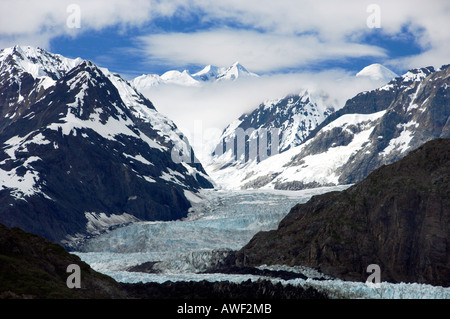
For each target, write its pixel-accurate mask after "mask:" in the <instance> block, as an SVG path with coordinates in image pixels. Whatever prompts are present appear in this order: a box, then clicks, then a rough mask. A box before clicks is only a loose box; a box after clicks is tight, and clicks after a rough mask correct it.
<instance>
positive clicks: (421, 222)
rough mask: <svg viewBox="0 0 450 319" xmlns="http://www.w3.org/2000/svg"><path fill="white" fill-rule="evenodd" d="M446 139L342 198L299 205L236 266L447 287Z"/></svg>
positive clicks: (449, 207) (449, 144)
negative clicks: (284, 267)
mask: <svg viewBox="0 0 450 319" xmlns="http://www.w3.org/2000/svg"><path fill="white" fill-rule="evenodd" d="M449 252H450V139H437V140H433V141H431V142H428V143H426V144H425V145H423V146H422V147H420V148H419V149H417V150H415V151H412V152H411V153H410V154H409V155H407V156H406V157H405V158H403V159H402V160H400V161H398V162H395V163H393V164H390V165H389V166H383V167H380V168H379V169H377V170H375V171H374V172H373V173H371V174H370V175H369V176H368V177H367V178H366V179H364V180H363V181H362V182H360V183H358V184H356V185H354V186H352V187H351V188H349V189H347V190H345V191H342V192H331V193H327V194H323V195H319V196H314V197H313V198H312V199H311V200H310V201H309V202H307V203H305V204H299V205H296V206H295V207H294V208H292V210H291V211H290V213H289V214H288V215H287V216H286V217H285V218H284V219H283V220H282V221H281V223H280V224H279V227H278V229H277V230H273V231H269V232H260V233H258V234H256V235H255V237H254V238H253V239H252V240H251V241H250V242H249V243H248V244H247V245H246V246H245V247H244V248H242V249H241V250H240V251H239V252H238V253H237V260H236V264H238V265H243V264H244V260H245V264H246V266H255V265H261V264H288V265H303V266H308V267H313V268H320V270H321V271H322V272H323V273H325V274H329V275H332V276H336V277H339V278H343V279H349V280H358V281H359V280H361V281H365V280H366V279H367V278H368V276H369V274H368V273H367V272H366V271H367V267H368V265H370V264H378V265H379V266H380V268H381V280H382V281H391V282H419V283H428V284H432V285H442V286H449V285H450V253H449Z"/></svg>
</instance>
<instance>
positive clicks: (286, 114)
mask: <svg viewBox="0 0 450 319" xmlns="http://www.w3.org/2000/svg"><path fill="white" fill-rule="evenodd" d="M335 106H337V102H335V101H333V100H332V99H331V98H330V97H329V96H328V95H326V94H325V93H313V92H310V91H308V90H302V91H301V92H300V93H298V94H290V95H287V96H285V97H283V98H280V99H275V100H267V101H265V102H263V103H261V104H260V105H259V106H258V107H257V108H256V109H255V110H253V111H252V112H250V113H247V114H243V115H242V116H241V117H239V119H237V120H236V121H234V122H233V123H231V124H230V125H228V126H227V127H226V128H225V130H224V132H223V134H222V136H221V137H220V139H219V140H220V142H219V143H218V145H217V147H216V148H215V151H214V153H213V157H212V159H211V161H210V162H209V163H208V168H209V169H212V170H213V171H215V170H218V169H221V168H222V167H226V166H235V165H237V164H242V163H247V162H251V161H256V162H260V161H262V160H264V158H265V157H267V156H270V155H274V154H276V153H282V152H284V151H286V150H288V149H289V148H291V147H295V146H297V145H300V144H301V143H302V142H303V140H304V139H305V138H306V137H307V136H308V135H309V133H310V132H311V131H312V130H313V129H314V128H316V127H317V125H319V124H320V123H321V122H322V121H323V120H325V119H326V118H327V117H328V116H329V115H330V114H331V113H333V112H334V111H335ZM264 146H266V149H263V147H264ZM260 149H261V151H260ZM205 164H206V163H205Z"/></svg>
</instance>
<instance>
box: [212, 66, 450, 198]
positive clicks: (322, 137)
mask: <svg viewBox="0 0 450 319" xmlns="http://www.w3.org/2000/svg"><path fill="white" fill-rule="evenodd" d="M377 74H378V75H380V76H382V75H386V74H387V76H386V77H385V78H384V79H387V78H390V77H391V76H392V75H393V73H391V72H387V71H386V69H385V68H382V67H380V66H379V65H373V66H371V67H369V68H366V69H364V70H363V71H361V72H360V73H359V76H366V75H368V76H376V77H377V78H378V75H377ZM449 74H450V67H449V66H448V65H446V66H442V67H441V68H440V69H438V70H435V69H434V68H433V67H427V68H420V69H413V70H410V71H408V72H406V73H405V74H403V75H402V76H398V77H395V78H394V79H392V80H391V81H390V82H389V83H388V84H385V85H383V86H381V87H379V88H378V89H375V90H372V91H366V92H361V93H359V94H358V95H356V96H355V97H353V98H351V99H349V100H348V101H347V102H346V103H345V105H344V106H343V107H339V106H336V105H333V103H332V101H330V100H329V99H328V102H325V101H326V99H324V98H323V97H320V96H314V95H311V94H309V93H308V92H307V91H304V92H303V93H301V94H300V95H293V96H288V97H285V98H283V99H280V100H278V101H272V102H269V103H263V104H261V105H260V106H259V107H258V108H256V109H255V110H254V111H253V112H250V113H249V114H244V115H242V116H241V117H240V118H239V119H238V120H237V121H235V122H233V123H232V124H230V125H229V126H228V127H227V128H226V129H225V130H224V134H223V135H222V138H221V140H220V141H218V145H217V147H216V152H214V153H213V154H212V160H211V161H210V162H209V163H207V168H206V170H207V171H208V173H209V175H210V176H212V177H213V179H214V180H216V181H217V182H218V183H219V184H220V185H221V186H222V187H225V188H232V189H233V188H234V189H247V188H275V189H303V188H311V187H319V186H331V185H339V184H351V183H355V182H358V181H361V180H362V179H363V178H364V177H365V176H367V175H368V174H369V173H370V172H371V171H373V170H374V169H376V168H378V167H380V166H381V165H385V164H389V163H392V162H394V161H396V160H399V159H400V158H402V157H403V156H405V155H406V154H407V153H408V152H409V151H411V150H413V149H415V148H417V147H419V146H420V145H422V144H423V143H425V142H427V141H429V140H432V139H435V138H446V137H450V120H449V115H450V96H449V92H448V91H449V84H450V83H449V82H450V80H449ZM381 78H382V77H381ZM325 97H326V95H325ZM334 108H336V110H334V111H333V109H334ZM250 127H251V128H253V129H251V130H249V128H250ZM262 128H264V129H266V130H265V132H264V133H265V134H267V128H278V129H279V131H278V134H279V135H278V136H274V137H278V138H277V140H278V142H279V147H278V149H275V150H276V151H277V152H276V153H275V154H274V152H273V150H274V149H272V144H273V143H272V141H273V140H274V138H273V137H272V138H270V139H268V138H266V137H265V136H264V134H261V136H259V135H258V134H259V133H258V132H259V131H261V129H262ZM293 128H294V129H293ZM237 130H240V132H242V131H244V132H245V131H248V133H249V134H248V136H247V137H246V138H245V143H246V144H245V145H244V147H245V152H247V153H249V152H251V150H250V149H251V141H252V140H253V141H255V140H257V141H260V143H257V142H254V143H253V145H256V147H255V146H254V147H253V153H254V154H255V153H256V154H260V155H261V154H262V155H263V157H264V158H265V159H264V160H261V158H259V157H251V156H246V157H239V158H238V157H237V156H236V154H242V152H241V153H239V152H237V151H238V148H237V144H238V143H237V142H238V141H237V137H236V136H238V135H239V134H236V131H237ZM241 134H242V133H241ZM227 143H228V144H227ZM233 143H234V145H233ZM288 144H289V146H288ZM227 145H233V146H231V147H228V148H227ZM241 145H243V144H242V143H241ZM241 147H242V146H241ZM255 148H257V149H256V151H255ZM269 153H270V154H269ZM269 155H270V156H269Z"/></svg>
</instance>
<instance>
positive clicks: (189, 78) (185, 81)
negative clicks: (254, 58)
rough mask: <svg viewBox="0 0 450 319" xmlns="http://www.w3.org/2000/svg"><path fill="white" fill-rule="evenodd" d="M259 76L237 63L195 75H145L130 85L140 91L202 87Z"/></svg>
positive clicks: (173, 71) (132, 81)
mask: <svg viewBox="0 0 450 319" xmlns="http://www.w3.org/2000/svg"><path fill="white" fill-rule="evenodd" d="M257 76H258V75H257V74H255V73H252V72H249V71H248V70H247V69H246V68H245V67H243V66H242V65H241V64H240V63H239V62H236V63H234V64H233V65H232V66H230V67H217V66H213V65H208V66H206V67H204V68H203V69H202V70H201V71H199V72H197V73H194V74H191V73H190V72H189V71H188V70H184V71H182V72H180V71H177V70H171V71H167V72H165V73H164V74H162V75H158V74H143V75H141V76H138V77H136V78H134V79H133V80H131V81H130V84H131V86H133V87H134V88H135V89H137V90H138V91H141V90H145V89H148V88H151V87H156V86H159V85H164V84H175V85H181V86H201V85H202V84H203V83H205V82H219V81H227V80H228V81H233V80H237V79H239V78H245V77H257Z"/></svg>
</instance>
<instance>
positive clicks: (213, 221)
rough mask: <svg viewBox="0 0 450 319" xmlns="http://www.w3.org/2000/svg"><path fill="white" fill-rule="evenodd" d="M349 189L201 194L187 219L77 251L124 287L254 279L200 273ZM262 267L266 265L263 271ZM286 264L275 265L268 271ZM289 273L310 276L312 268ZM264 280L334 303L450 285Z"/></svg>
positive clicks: (110, 235) (100, 239)
mask: <svg viewBox="0 0 450 319" xmlns="http://www.w3.org/2000/svg"><path fill="white" fill-rule="evenodd" d="M347 187H349V186H348V185H343V186H336V187H322V188H317V189H310V190H303V191H275V190H246V191H228V190H203V191H202V192H201V193H200V194H199V195H200V197H201V200H198V201H195V202H193V203H192V204H193V206H192V209H191V210H190V213H189V215H188V217H187V218H185V219H183V220H177V221H169V222H136V223H133V224H131V225H128V226H125V227H121V228H117V229H115V230H112V231H109V232H106V233H103V234H101V235H99V236H97V237H94V238H92V239H90V240H89V241H87V242H86V243H85V245H84V246H83V247H82V249H81V251H78V252H75V254H77V255H78V256H79V257H80V258H81V259H82V260H83V261H85V262H87V263H88V264H90V265H91V267H92V268H93V269H95V270H97V271H99V272H102V273H105V274H107V275H109V276H111V277H113V278H114V279H116V280H117V281H119V282H129V283H135V282H165V281H201V280H209V281H220V280H228V281H234V282H241V281H244V280H248V279H251V280H257V279H259V278H260V277H257V276H254V275H229V274H202V273H201V272H202V271H204V270H205V269H206V267H207V266H208V265H210V264H211V262H212V261H213V259H215V258H217V257H218V255H219V256H220V254H221V253H222V252H226V251H227V250H237V249H240V248H241V247H243V246H244V245H245V244H246V243H248V241H249V240H250V239H251V238H252V237H253V236H254V235H255V234H256V233H257V232H259V231H266V230H271V229H276V228H277V226H278V223H279V222H280V221H281V219H282V218H283V217H284V216H286V214H287V213H288V212H289V210H290V209H291V208H292V207H293V206H295V205H296V204H298V203H304V202H306V201H308V200H309V199H310V198H311V196H313V195H318V194H322V193H325V192H329V191H335V190H343V189H346V188H347ZM149 261H151V262H157V264H156V265H155V266H154V269H155V270H157V271H158V272H157V273H151V274H149V273H141V272H130V271H128V269H129V268H130V267H132V266H136V265H139V264H142V263H144V262H149ZM262 267H264V266H262ZM280 267H281V268H283V269H286V266H281V265H280V266H278V268H277V266H271V267H266V268H271V269H274V268H275V269H279V268H280ZM300 268H301V269H296V268H290V269H289V270H291V271H300V272H302V273H303V274H306V275H308V273H311V277H317V275H318V274H317V273H316V272H315V271H314V270H308V269H306V268H305V267H300ZM265 279H267V280H272V281H277V282H282V283H283V284H287V283H290V284H294V285H301V286H307V287H308V286H312V287H314V288H316V289H319V290H322V291H325V292H327V293H328V294H329V295H330V296H331V297H335V298H446V299H447V298H450V288H443V287H433V286H429V285H420V284H415V283H412V284H391V283H384V282H383V283H381V284H380V286H379V287H376V288H374V287H371V286H368V285H366V284H365V283H357V282H344V281H341V280H332V279H329V280H322V281H317V280H313V279H308V280H301V279H295V280H288V281H285V280H280V279H273V278H272V279H270V278H265Z"/></svg>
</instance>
